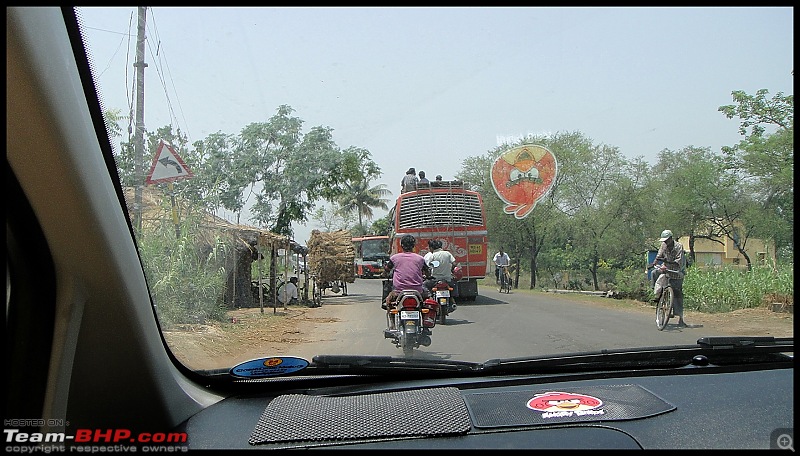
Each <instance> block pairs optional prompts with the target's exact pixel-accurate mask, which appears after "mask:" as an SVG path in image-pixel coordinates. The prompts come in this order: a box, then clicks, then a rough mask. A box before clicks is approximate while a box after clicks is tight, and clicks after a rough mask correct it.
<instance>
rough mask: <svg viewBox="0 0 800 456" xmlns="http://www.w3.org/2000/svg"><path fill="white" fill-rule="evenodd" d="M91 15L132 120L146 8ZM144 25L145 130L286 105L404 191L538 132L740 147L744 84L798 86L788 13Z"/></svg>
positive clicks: (247, 13)
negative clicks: (411, 176) (413, 175)
mask: <svg viewBox="0 0 800 456" xmlns="http://www.w3.org/2000/svg"><path fill="white" fill-rule="evenodd" d="M81 17H82V22H83V25H84V26H85V27H86V32H87V33H86V34H87V38H88V40H89V41H90V46H91V51H90V53H91V56H92V58H93V60H94V62H95V66H96V69H97V72H98V75H99V80H100V90H101V96H102V98H103V100H104V104H105V106H106V108H109V109H121V110H122V111H123V112H124V113H127V112H129V110H130V109H131V106H132V103H133V101H132V100H133V99H134V98H133V86H134V79H133V78H134V72H133V67H132V64H133V61H134V56H135V46H136V26H137V11H136V8H133V7H116V8H107V7H103V8H99V7H93V8H82V9H81ZM147 30H148V32H147V49H148V50H147V54H146V58H145V62H147V64H148V67H147V69H146V72H145V103H144V106H145V115H144V116H145V125H146V128H147V129H148V130H153V129H156V128H158V127H161V126H164V125H167V124H173V125H174V126H175V127H178V128H180V129H181V130H182V131H183V132H185V133H186V134H188V136H189V140H190V142H194V141H197V140H200V139H203V138H205V137H206V136H208V135H209V134H211V133H215V132H223V133H226V134H238V133H239V132H240V131H241V130H242V128H244V127H245V126H246V125H248V124H250V123H253V122H264V121H266V120H268V119H269V118H270V117H271V116H272V115H274V114H275V112H276V109H277V107H278V106H279V105H282V104H287V105H289V106H291V107H292V108H294V109H295V112H294V115H295V116H297V117H299V118H300V119H302V120H303V121H304V132H308V130H309V129H310V128H311V127H314V126H327V127H331V128H332V129H333V137H334V141H335V142H336V143H337V145H338V146H339V147H340V148H342V149H345V148H347V147H349V146H356V147H362V148H365V149H368V150H369V151H370V152H371V153H372V156H373V158H374V160H375V161H376V162H377V163H378V165H379V166H380V167H381V169H382V170H383V176H382V178H381V179H380V180H378V181H376V182H374V183H373V184H377V183H385V184H386V185H387V186H388V188H389V189H390V190H391V191H392V192H393V194H394V195H393V196H394V197H396V196H397V194H398V193H399V188H400V179H401V178H402V177H403V174H404V173H405V171H406V169H408V168H409V167H412V166H413V167H415V168H416V169H417V170H425V171H426V172H427V173H428V175H429V177H433V176H435V175H436V174H442V175H443V176H444V178H445V179H449V178H453V176H454V175H455V174H456V173H457V172H458V171H459V170H460V169H461V165H462V160H463V159H464V158H466V157H471V156H479V155H484V154H485V153H486V152H488V151H490V150H492V149H494V148H495V147H496V146H498V145H500V144H501V143H502V142H504V141H510V140H511V141H513V140H516V139H518V138H519V137H520V136H523V135H528V134H546V133H554V132H568V131H580V132H582V133H583V134H584V135H586V136H588V137H589V138H591V139H592V140H593V141H594V142H595V143H596V144H607V145H610V146H616V147H618V148H619V150H620V152H621V153H622V154H623V155H625V156H626V157H629V158H635V157H639V156H642V157H644V159H645V160H647V161H648V162H649V163H651V164H655V162H656V160H657V154H658V152H659V151H661V150H663V149H672V150H676V149H680V148H682V147H685V146H697V147H710V148H711V149H712V150H715V151H719V149H720V148H721V147H722V146H725V145H733V144H735V143H737V142H738V141H739V140H740V139H741V137H740V136H739V133H738V126H739V123H738V121H737V120H735V119H727V118H726V117H725V116H723V115H722V114H721V113H720V112H718V110H717V109H718V107H719V106H721V105H725V104H731V103H733V101H732V98H731V92H732V91H734V90H743V91H745V92H747V93H749V94H754V93H755V92H756V90H758V89H767V90H769V93H770V96H772V95H774V94H776V93H778V92H783V93H784V94H786V95H789V94H793V83H794V77H793V76H792V71H793V69H794V60H793V56H794V45H793V41H794V19H793V9H792V8H790V7H765V8H752V7H747V8H745V7H726V8H716V7H702V8H701V7H695V8H655V7H637V8H612V7H599V8H576V7H571V8H555V7H543V8H533V7H519V8H511V7H504V8H451V7H438V8H374V7H369V8H368V7H357V8H356V7H332V8H315V7H297V8H287V7H282V8H266V7H265V8H247V7H241V8H218V7H211V8H161V7H155V8H150V9H148V12H147ZM392 201H393V198H392ZM383 215H385V212H382V211H378V212H377V213H376V216H383ZM242 222H243V223H248V222H247V221H246V220H244V219H243V220H242ZM312 228H315V226H314V222H313V221H310V222H309V224H308V226H305V227H303V226H296V227H295V239H296V240H298V241H299V242H304V241H305V240H307V238H308V234H309V233H310V231H311V229H312Z"/></svg>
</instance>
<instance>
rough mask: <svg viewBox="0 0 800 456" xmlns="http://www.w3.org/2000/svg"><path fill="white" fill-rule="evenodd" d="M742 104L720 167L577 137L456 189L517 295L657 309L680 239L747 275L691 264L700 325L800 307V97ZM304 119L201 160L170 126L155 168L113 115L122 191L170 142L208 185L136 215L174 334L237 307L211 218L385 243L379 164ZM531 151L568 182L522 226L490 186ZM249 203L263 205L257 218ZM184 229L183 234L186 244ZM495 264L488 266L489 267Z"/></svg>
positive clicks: (692, 303)
mask: <svg viewBox="0 0 800 456" xmlns="http://www.w3.org/2000/svg"><path fill="white" fill-rule="evenodd" d="M732 97H733V103H732V104H730V105H726V106H720V107H717V108H714V107H710V108H709V109H716V110H717V111H719V112H720V113H721V115H723V116H725V117H727V118H728V119H736V120H738V122H739V131H740V133H741V135H742V139H741V141H740V142H739V143H738V144H735V145H730V146H726V147H723V148H722V150H720V151H713V150H711V149H710V148H709V147H705V146H702V145H686V146H685V147H682V148H680V149H678V150H670V149H663V150H661V151H660V152H659V154H658V159H657V162H656V163H655V164H650V163H647V162H646V161H644V159H643V158H642V157H641V156H638V157H636V156H633V158H631V157H632V154H633V153H635V151H625V154H623V152H622V151H620V150H619V149H618V148H617V147H615V146H613V145H608V144H598V143H596V142H595V141H594V140H592V139H591V138H589V137H587V136H586V135H585V134H583V133H581V132H579V131H572V132H556V133H553V134H548V135H531V136H526V137H521V138H519V139H518V140H517V141H516V142H514V143H508V144H503V145H500V146H497V147H496V148H494V149H492V150H489V151H486V152H485V153H483V154H482V155H475V156H467V157H464V158H463V160H462V165H461V171H460V172H459V173H458V174H457V176H456V178H458V179H460V180H462V181H464V182H468V183H469V184H470V185H471V187H472V188H473V189H474V190H476V191H478V192H480V193H481V195H482V197H483V201H484V204H485V208H486V215H487V228H488V238H489V240H490V249H492V250H493V251H496V249H497V248H498V247H499V246H503V248H504V250H505V251H507V252H508V253H509V255H511V257H512V260H513V261H514V262H515V263H516V264H517V268H516V270H515V271H514V272H513V273H512V274H513V275H514V286H515V288H517V289H529V290H537V289H544V288H566V289H572V290H595V291H601V290H613V291H614V292H615V296H617V297H624V298H629V299H637V300H642V301H646V300H648V299H649V297H650V295H651V293H652V291H651V286H650V284H649V283H648V281H647V279H646V275H645V273H644V268H645V265H646V261H647V260H646V258H647V254H648V251H652V250H655V249H657V248H658V243H657V242H656V241H655V238H656V237H657V235H658V233H660V232H661V231H662V230H663V229H667V228H668V229H670V230H672V231H673V232H674V233H675V235H676V237H678V238H681V237H684V236H686V237H688V239H689V242H688V244H689V245H684V248H685V249H687V251H688V250H691V246H692V244H693V242H694V241H695V240H699V239H705V240H716V241H715V242H717V241H718V240H725V241H728V242H729V243H730V245H733V246H734V249H735V252H734V253H735V254H736V255H738V256H739V257H740V260H741V261H740V263H741V268H740V269H732V268H727V267H722V268H718V267H715V268H706V265H703V264H701V262H702V261H703V260H702V259H698V258H692V257H690V258H689V263H690V264H691V265H692V266H691V267H690V272H689V275H688V276H687V278H686V281H685V284H684V289H685V291H686V306H687V309H692V310H699V311H702V312H726V311H729V310H732V309H739V308H752V307H758V306H761V305H763V304H764V302H765V301H769V300H773V299H777V300H779V301H777V302H783V301H785V300H790V299H791V296H793V292H794V282H793V279H792V277H793V261H794V236H793V233H794V97H793V96H792V95H784V94H783V93H780V92H779V93H777V94H775V95H774V96H772V97H771V98H770V97H768V91H767V90H759V91H757V92H756V93H755V94H753V95H750V94H746V93H744V92H741V91H734V92H732ZM293 113H294V110H293V109H292V108H291V107H289V106H285V105H284V106H280V107H278V108H277V110H276V112H275V114H274V115H273V116H272V117H270V118H269V119H267V120H265V121H263V122H254V123H251V124H249V125H246V126H244V127H243V128H242V129H241V131H240V132H238V133H235V134H226V133H222V132H217V133H213V134H211V135H209V136H208V137H206V138H203V139H201V140H198V141H195V142H194V143H192V144H189V141H188V139H187V138H186V136H185V135H184V134H183V133H182V132H180V131H173V128H172V127H171V126H169V125H167V126H164V127H161V128H159V129H157V130H155V131H148V132H146V134H145V138H144V140H143V143H144V147H143V149H144V150H145V152H144V153H141V152H139V151H138V150H137V149H138V148H137V147H135V144H134V143H135V142H136V140H135V138H133V137H132V136H127V137H125V134H124V131H125V129H124V128H122V127H121V125H124V124H125V123H126V120H127V119H126V118H125V117H124V116H122V115H121V114H120V112H119V111H111V112H107V113H106V120H107V123H108V132H109V134H110V135H111V137H112V140H114V141H116V142H117V143H116V146H115V157H116V160H117V167H118V169H119V175H120V179H121V181H122V184H123V186H124V187H125V188H136V189H137V192H139V191H140V190H141V188H142V187H143V185H142V182H144V176H143V173H144V170H146V169H148V168H149V166H150V162H151V160H152V157H153V155H154V154H155V152H156V149H157V147H158V144H159V142H160V141H162V140H163V141H166V142H169V143H170V144H172V145H173V146H174V147H175V148H176V150H178V151H179V152H180V155H181V156H182V157H183V158H184V160H185V161H186V163H187V165H188V166H189V168H190V169H191V170H192V171H193V173H194V175H195V177H194V178H192V179H186V180H183V181H180V182H177V183H175V184H174V186H173V185H172V184H169V185H168V184H156V185H155V187H156V188H158V189H159V190H160V191H161V193H162V194H163V195H164V196H165V199H164V201H162V202H161V205H162V206H163V209H164V212H163V213H162V216H164V214H167V215H166V216H165V218H164V219H162V225H158V226H156V228H155V229H153V228H152V226H151V227H150V228H146V225H147V224H146V223H144V224H143V221H142V217H143V214H142V213H140V212H138V211H137V209H136V206H137V205H136V204H132V202H131V201H128V205H129V208H132V209H131V214H132V216H131V218H132V221H133V228H134V230H135V231H137V241H138V242H139V247H140V252H141V254H142V260H143V264H144V266H145V270H146V273H147V276H148V279H149V281H151V282H152V283H151V287H152V290H153V293H154V296H153V299H154V301H155V303H156V305H157V311H158V312H159V317H160V318H161V321H162V323H164V324H171V323H176V324H177V323H187V322H188V323H191V322H194V321H202V320H205V319H222V318H224V314H225V311H226V310H227V309H228V308H229V307H230V305H229V304H228V306H227V307H226V305H225V303H224V302H223V300H222V299H220V296H221V294H222V293H223V292H222V291H221V289H222V288H224V287H225V284H226V283H227V282H226V280H227V279H228V278H229V277H230V275H231V274H236V273H235V272H234V271H233V269H232V268H235V266H232V264H231V262H230V261H229V260H228V257H229V256H230V255H231V252H233V251H234V249H235V248H236V242H237V241H236V240H231V239H226V238H225V237H224V236H216V235H215V234H213V231H209V229H208V226H207V224H206V223H205V222H204V220H203V217H201V216H200V214H214V215H216V214H220V213H223V212H224V213H226V214H233V217H232V218H233V219H234V220H233V223H237V224H238V223H242V224H252V225H255V226H257V227H258V228H259V229H264V230H269V231H271V232H273V233H276V234H279V235H285V236H288V237H291V236H292V229H291V226H292V223H305V222H308V221H309V220H317V221H319V222H320V223H323V224H324V225H325V226H326V227H328V228H329V229H334V228H335V229H342V228H345V229H349V230H351V232H352V233H353V235H354V236H356V235H364V234H386V233H387V231H388V229H389V227H390V223H389V220H388V218H387V217H383V218H380V219H378V220H374V221H372V220H371V219H372V216H373V209H383V210H385V209H387V208H388V207H389V205H390V204H391V200H390V199H389V197H390V195H391V192H389V191H388V190H387V187H386V185H385V184H381V183H377V181H378V179H380V178H381V176H383V172H382V170H381V169H380V167H378V165H377V164H376V163H375V162H374V160H373V159H372V155H371V153H370V151H368V150H366V149H363V148H359V147H354V146H350V147H348V148H344V149H343V148H340V147H339V146H338V145H337V144H335V143H334V141H333V138H332V134H331V132H332V129H331V128H330V127H326V126H316V127H312V128H311V129H309V130H308V131H307V132H305V133H304V132H303V121H302V120H301V119H300V118H298V117H296V116H294V115H293ZM677 134H679V132H678V133H677ZM523 144H539V145H542V146H544V147H547V148H548V149H549V150H550V151H552V152H553V154H554V155H555V156H556V157H557V160H558V175H557V178H556V181H555V183H554V185H553V187H552V189H551V191H550V192H549V193H548V194H547V195H546V196H545V197H543V198H542V199H541V200H540V201H538V202H537V204H536V207H535V209H534V210H533V211H531V213H530V214H529V215H528V216H527V217H525V218H523V219H516V218H515V217H513V216H510V215H508V214H506V213H505V212H504V204H505V203H504V202H503V201H501V200H500V198H499V197H498V196H497V194H496V193H495V191H494V189H493V187H492V183H491V180H490V176H489V173H490V170H491V166H492V163H493V162H494V161H495V160H496V159H497V157H499V156H500V155H501V154H503V153H504V152H506V151H508V150H509V149H511V148H513V147H516V146H519V145H523ZM412 165H413V164H412ZM137 173H138V174H137ZM397 174H398V172H397V170H392V171H391V176H394V175H397ZM170 198H171V199H172V201H173V202H172V208H171V209H172V213H170V201H169V200H170ZM176 200H177V201H178V206H177V207H179V208H180V211H178V214H175V203H174V201H176ZM248 201H250V202H252V201H255V203H254V204H252V205H251V206H250V207H248V209H247V211H245V206H246V203H247V202H248ZM246 214H249V217H248V218H247V219H246V220H241V218H242V215H246ZM246 216H247V215H246ZM173 217H179V218H180V228H179V229H177V230H176V226H175V225H174V224H173V223H172V222H173ZM145 218H146V216H145ZM145 222H146V221H145ZM151 222H152V221H151ZM370 222H371V223H370ZM143 226H144V227H143ZM189 239H192V241H189ZM201 239H202V241H199V240H201ZM755 239H758V240H763V241H766V242H767V245H769V249H768V252H766V257H765V258H751V257H750V254H749V253H748V242H751V243H752V241H753V240H755ZM493 251H490V252H487V255H488V257H489V259H490V258H491V256H492V254H493ZM492 279H493V277H492Z"/></svg>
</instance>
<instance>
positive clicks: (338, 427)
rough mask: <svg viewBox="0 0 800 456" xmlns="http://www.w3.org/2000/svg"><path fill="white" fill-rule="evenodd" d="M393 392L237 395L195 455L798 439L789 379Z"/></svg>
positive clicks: (618, 378)
mask: <svg viewBox="0 0 800 456" xmlns="http://www.w3.org/2000/svg"><path fill="white" fill-rule="evenodd" d="M586 377H587V376H586V375H564V376H552V375H548V376H503V377H481V378H479V379H475V378H470V379H463V378H460V379H446V380H445V379H441V378H439V379H428V380H424V379H422V380H412V381H385V382H382V383H375V384H369V385H362V386H339V387H333V388H331V387H328V388H313V387H312V388H299V389H288V390H285V391H277V392H275V393H270V394H245V395H234V396H231V397H229V398H227V399H225V400H223V401H220V402H219V403H217V404H215V405H212V406H210V407H208V408H207V409H205V410H203V411H202V412H200V413H198V414H197V415H196V416H193V417H192V418H190V419H189V420H187V421H186V422H185V423H183V424H182V425H181V426H180V430H181V431H183V432H185V433H186V434H187V436H188V447H189V448H190V449H212V448H213V449H218V448H226V449H301V448H348V449H375V450H377V449H481V448H485V449H489V448H497V449H556V450H557V449H736V448H756V449H758V448H762V449H766V448H779V447H778V446H777V445H778V444H779V443H778V442H779V441H778V440H777V439H778V437H779V436H785V435H789V436H790V437H791V436H792V427H793V407H794V406H793V403H794V397H793V379H794V371H793V368H792V367H789V366H786V365H784V366H782V367H780V368H758V369H753V370H749V369H748V370H746V371H736V370H732V369H720V368H718V367H714V366H697V365H692V364H690V365H688V366H686V367H685V368H682V369H675V370H668V371H663V372H653V371H648V370H644V371H641V372H639V371H629V372H627V373H625V374H623V375H621V374H619V373H616V374H594V375H591V376H588V377H595V378H586Z"/></svg>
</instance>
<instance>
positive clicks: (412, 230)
mask: <svg viewBox="0 0 800 456" xmlns="http://www.w3.org/2000/svg"><path fill="white" fill-rule="evenodd" d="M389 214H390V218H391V220H392V231H391V233H390V239H391V252H390V253H391V254H395V253H397V252H399V251H402V248H401V247H400V239H401V238H402V237H403V236H404V235H406V234H411V235H413V236H414V237H415V238H416V239H417V245H416V252H417V253H419V254H420V255H425V254H426V253H427V252H428V241H429V240H430V239H438V240H440V241H442V246H443V248H444V249H445V250H448V251H450V253H452V254H453V256H454V257H455V258H456V261H458V263H459V265H460V266H461V268H462V272H463V277H462V278H461V280H459V281H458V282H457V286H458V290H456V293H454V294H455V295H456V296H457V299H458V300H460V301H474V300H475V298H476V297H477V296H478V279H482V278H484V277H486V265H487V253H488V250H487V243H488V239H487V230H486V210H485V209H484V207H483V199H482V198H481V195H480V194H479V193H478V192H476V191H472V190H469V189H468V186H467V185H466V184H464V183H463V182H461V181H436V182H431V183H430V184H429V185H426V186H424V187H422V186H420V187H419V188H418V189H417V190H415V191H411V192H406V193H401V194H400V196H398V197H397V202H396V203H395V206H394V207H393V208H392V209H391V210H390V212H389Z"/></svg>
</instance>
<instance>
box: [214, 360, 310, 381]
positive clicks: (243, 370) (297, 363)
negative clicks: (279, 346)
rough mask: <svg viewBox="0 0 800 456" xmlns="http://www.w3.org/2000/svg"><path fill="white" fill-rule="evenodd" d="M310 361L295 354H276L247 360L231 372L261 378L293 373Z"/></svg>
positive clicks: (236, 374)
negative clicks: (296, 356) (271, 356)
mask: <svg viewBox="0 0 800 456" xmlns="http://www.w3.org/2000/svg"><path fill="white" fill-rule="evenodd" d="M307 366H308V361H306V360H304V359H302V358H295V357H293V356H276V357H273V358H259V359H254V360H250V361H245V362H243V363H241V364H239V365H237V366H234V367H232V368H231V370H230V374H231V375H234V376H236V377H246V378H261V377H277V376H279V375H286V374H291V373H292V372H297V371H299V370H302V369H305V368H306V367H307Z"/></svg>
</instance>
